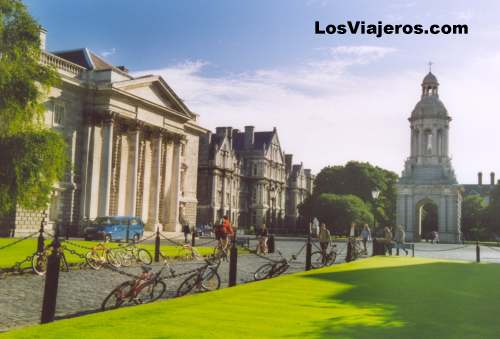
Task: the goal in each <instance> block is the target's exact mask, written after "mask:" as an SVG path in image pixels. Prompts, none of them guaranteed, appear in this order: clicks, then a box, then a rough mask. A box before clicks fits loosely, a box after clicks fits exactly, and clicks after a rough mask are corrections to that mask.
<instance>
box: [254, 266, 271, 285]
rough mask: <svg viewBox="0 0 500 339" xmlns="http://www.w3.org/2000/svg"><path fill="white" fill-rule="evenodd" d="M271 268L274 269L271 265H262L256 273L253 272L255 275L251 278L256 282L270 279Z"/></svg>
mask: <svg viewBox="0 0 500 339" xmlns="http://www.w3.org/2000/svg"><path fill="white" fill-rule="evenodd" d="M273 268H274V265H272V264H264V265H262V266H261V267H259V268H258V269H257V271H255V273H254V274H253V278H254V279H255V280H256V281H259V280H264V279H266V278H270V277H271V274H272V273H273Z"/></svg>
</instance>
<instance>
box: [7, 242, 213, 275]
mask: <svg viewBox="0 0 500 339" xmlns="http://www.w3.org/2000/svg"><path fill="white" fill-rule="evenodd" d="M13 241H15V239H12V238H0V247H2V246H4V245H6V244H8V243H11V242H13ZM71 242H72V243H76V244H78V245H81V246H85V247H92V246H95V245H96V244H98V241H83V240H71ZM49 243H50V241H48V240H46V241H45V244H46V245H48V244H49ZM63 244H64V242H63ZM64 245H65V246H67V247H68V248H69V249H71V250H73V251H76V252H77V253H79V254H82V255H85V254H86V253H87V252H88V251H89V250H88V249H85V248H79V247H77V246H74V245H71V244H68V243H66V244H64ZM107 245H108V244H107ZM138 246H139V247H141V248H145V249H147V250H148V251H149V252H150V253H151V255H153V254H154V244H151V243H147V244H140V245H138ZM109 247H118V243H109ZM36 248H37V239H36V238H31V239H26V240H23V241H21V242H19V243H17V244H15V245H13V246H11V247H8V248H5V249H3V250H0V269H2V268H10V267H12V266H13V265H14V264H15V263H16V262H18V261H22V260H24V259H25V258H26V257H27V256H30V255H33V253H34V252H35V251H36ZM160 250H161V252H162V254H163V255H164V256H167V257H178V256H185V255H186V254H187V253H186V252H187V251H186V250H183V249H182V248H181V247H179V246H166V245H162V246H161V248H160ZM196 250H197V251H198V252H199V253H200V254H201V255H208V254H211V253H212V252H213V248H212V247H197V248H196ZM65 255H66V260H67V261H68V263H70V264H77V263H81V262H83V259H82V258H80V257H79V256H77V255H74V254H71V253H70V252H69V251H66V252H65ZM28 267H31V261H29V262H26V263H24V264H23V265H22V266H21V268H28Z"/></svg>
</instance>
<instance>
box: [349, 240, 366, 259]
mask: <svg viewBox="0 0 500 339" xmlns="http://www.w3.org/2000/svg"><path fill="white" fill-rule="evenodd" d="M347 242H348V244H349V243H350V244H351V259H352V260H356V259H358V258H360V257H361V256H362V255H363V254H365V250H364V249H363V246H362V245H361V241H360V240H359V239H357V238H355V237H349V238H347Z"/></svg>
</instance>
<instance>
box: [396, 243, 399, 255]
mask: <svg viewBox="0 0 500 339" xmlns="http://www.w3.org/2000/svg"><path fill="white" fill-rule="evenodd" d="M396 255H399V245H398V247H396Z"/></svg>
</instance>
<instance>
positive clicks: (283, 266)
mask: <svg viewBox="0 0 500 339" xmlns="http://www.w3.org/2000/svg"><path fill="white" fill-rule="evenodd" d="M289 267H290V265H288V264H286V263H283V264H281V266H278V267H277V268H276V269H275V270H274V272H272V275H271V277H272V278H274V277H277V276H279V275H282V274H283V273H285V272H286V270H287V269H288V268H289Z"/></svg>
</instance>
